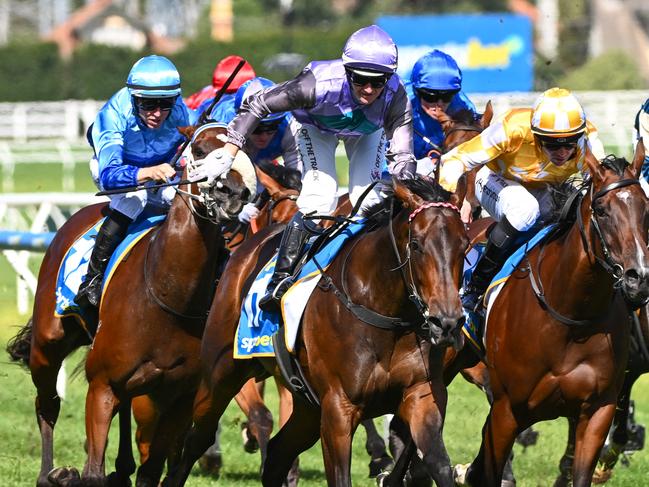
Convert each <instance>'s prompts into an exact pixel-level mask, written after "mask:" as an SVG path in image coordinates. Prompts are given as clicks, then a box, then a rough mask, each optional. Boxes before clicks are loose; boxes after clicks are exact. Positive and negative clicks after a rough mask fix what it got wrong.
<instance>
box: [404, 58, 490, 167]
mask: <svg viewBox="0 0 649 487" xmlns="http://www.w3.org/2000/svg"><path fill="white" fill-rule="evenodd" d="M410 85H411V87H412V92H413V93H412V96H411V98H410V102H411V103H412V125H413V129H414V135H413V143H414V152H415V157H416V158H417V172H418V173H420V174H423V175H426V176H427V175H429V174H430V173H431V172H433V171H434V170H435V166H436V164H437V161H438V160H439V157H440V155H441V153H440V149H441V147H442V146H443V145H444V131H443V130H442V126H441V124H440V123H439V122H438V121H437V115H438V114H439V113H447V114H449V115H451V116H452V115H453V114H454V113H457V112H459V111H461V110H468V111H470V112H472V113H473V116H474V119H475V120H478V119H479V118H480V115H479V114H478V113H477V112H476V109H475V105H474V104H473V102H471V100H469V98H468V97H467V96H466V95H465V94H464V92H462V91H461V89H462V71H461V70H460V68H459V67H458V65H457V63H456V62H455V59H453V58H452V57H451V56H449V55H448V54H446V53H445V52H442V51H439V50H437V49H434V50H432V51H430V52H429V53H426V54H424V55H423V56H422V57H420V58H419V59H418V60H417V62H416V63H415V65H414V66H413V68H412V73H411V75H410ZM422 135H423V136H425V137H427V138H428V139H429V140H430V142H432V144H434V145H432V144H431V143H430V142H427V141H425V140H424V139H423V138H422Z"/></svg>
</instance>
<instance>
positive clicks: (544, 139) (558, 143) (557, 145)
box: [537, 134, 583, 151]
mask: <svg viewBox="0 0 649 487" xmlns="http://www.w3.org/2000/svg"><path fill="white" fill-rule="evenodd" d="M582 135H583V134H575V135H570V136H567V137H548V136H543V135H537V137H538V138H539V142H540V143H541V145H542V146H543V147H544V148H545V149H547V150H549V151H555V150H559V149H576V148H577V145H578V144H579V139H581V137H582Z"/></svg>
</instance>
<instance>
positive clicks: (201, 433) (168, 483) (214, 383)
mask: <svg viewBox="0 0 649 487" xmlns="http://www.w3.org/2000/svg"><path fill="white" fill-rule="evenodd" d="M222 357H223V358H222V359H221V362H220V363H219V364H218V365H217V366H215V367H214V369H213V370H212V375H211V378H210V379H209V381H210V384H207V383H206V380H205V379H203V380H202V381H201V384H200V385H199V387H198V391H197V392H196V397H195V399H194V413H193V416H194V417H193V420H194V424H193V425H192V427H191V429H190V430H189V432H188V433H187V435H186V437H185V442H184V446H183V450H182V455H181V456H180V460H179V461H178V463H177V464H175V465H174V466H173V468H170V469H169V473H168V476H167V478H166V479H165V480H164V482H163V483H162V485H163V486H164V487H176V486H181V485H184V484H185V481H186V480H187V477H189V473H190V472H191V469H192V466H193V465H194V463H195V462H196V461H197V460H198V459H199V458H200V457H201V455H202V454H203V453H204V452H205V450H207V449H208V448H209V447H210V445H211V444H212V443H213V442H214V435H215V434H216V429H217V426H218V423H219V420H220V419H221V416H222V415H223V412H224V411H225V408H226V407H227V406H228V404H229V403H230V400H231V399H232V398H233V397H234V396H235V395H236V394H237V393H238V392H239V390H241V388H242V387H243V384H244V383H245V382H246V380H247V378H248V375H247V374H248V373H249V372H250V371H251V370H250V366H246V364H241V363H239V364H236V366H235V364H234V359H233V358H232V357H229V358H227V359H226V358H225V357H226V355H222Z"/></svg>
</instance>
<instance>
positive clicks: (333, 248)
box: [233, 220, 365, 359]
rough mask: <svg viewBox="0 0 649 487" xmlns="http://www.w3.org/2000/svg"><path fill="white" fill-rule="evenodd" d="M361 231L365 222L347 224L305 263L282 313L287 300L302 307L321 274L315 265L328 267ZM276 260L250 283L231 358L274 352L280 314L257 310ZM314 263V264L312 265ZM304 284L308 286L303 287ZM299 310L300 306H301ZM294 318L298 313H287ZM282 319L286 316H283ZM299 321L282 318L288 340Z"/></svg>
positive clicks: (268, 264) (285, 297) (287, 297)
mask: <svg viewBox="0 0 649 487" xmlns="http://www.w3.org/2000/svg"><path fill="white" fill-rule="evenodd" d="M363 228H365V220H359V221H358V222H354V223H351V224H349V225H348V226H347V227H346V228H344V229H343V230H342V231H340V232H338V233H337V234H336V235H335V236H334V237H333V238H332V239H331V240H330V241H329V242H327V243H326V244H325V246H324V247H323V248H322V249H320V250H319V251H318V252H317V253H316V255H315V256H314V257H313V258H311V259H310V260H309V261H307V262H306V263H305V264H304V266H303V267H302V269H301V270H300V273H299V274H298V277H297V279H296V280H295V282H294V284H293V285H292V287H291V288H290V289H289V291H287V292H286V294H285V295H284V297H283V298H282V308H283V309H284V310H285V309H286V306H287V299H296V300H298V301H299V302H300V303H303V304H304V306H306V302H307V301H308V296H309V295H310V293H311V291H313V289H314V288H315V285H316V284H317V280H314V279H312V278H313V277H318V278H319V276H320V275H321V273H320V270H319V269H318V265H319V266H320V267H321V268H322V269H323V270H324V269H326V268H327V266H329V264H331V262H332V261H333V259H334V257H336V255H337V254H338V252H339V251H340V249H341V248H342V246H343V245H344V244H345V242H347V241H348V240H349V239H350V238H352V237H353V236H354V235H357V234H358V233H359V232H361V230H363ZM276 261H277V254H275V255H274V256H273V257H272V258H271V260H270V261H269V262H268V263H267V264H266V265H265V266H264V267H263V268H262V269H261V271H259V273H258V274H257V277H256V278H255V281H254V282H253V283H252V286H251V287H250V290H249V291H248V294H247V295H246V297H245V299H244V301H243V306H242V308H241V316H240V318H239V326H238V328H237V332H236V336H235V347H234V351H233V353H234V358H239V359H249V358H253V357H274V356H275V351H274V348H273V343H272V340H271V337H272V335H273V334H275V333H276V332H277V330H278V329H279V327H280V323H281V320H282V316H280V313H270V312H267V311H263V310H261V309H259V306H258V303H259V300H260V299H261V298H262V297H263V296H264V295H265V294H266V288H267V286H268V282H269V281H270V278H271V276H272V275H273V270H274V269H275V263H276ZM316 262H317V264H316ZM307 281H308V282H309V284H308V285H307ZM302 310H303V307H302ZM291 315H295V316H297V315H298V313H295V314H293V313H291ZM284 317H285V318H287V317H288V314H287V313H285V316H284ZM298 325H299V318H297V317H296V318H295V319H285V320H284V329H285V332H286V333H287V334H290V336H291V337H292V339H294V338H295V335H296V334H297V327H298ZM287 345H288V349H289V350H292V349H293V346H292V345H293V344H292V343H287Z"/></svg>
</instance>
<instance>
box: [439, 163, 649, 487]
mask: <svg viewBox="0 0 649 487" xmlns="http://www.w3.org/2000/svg"><path fill="white" fill-rule="evenodd" d="M643 155H644V151H637V152H636V156H635V158H634V161H633V165H632V167H629V166H627V163H626V161H625V160H624V159H619V158H614V157H612V156H609V157H608V158H606V159H604V160H603V161H601V163H600V162H598V161H597V160H595V158H594V157H593V155H592V154H590V153H588V154H587V156H586V165H587V168H588V173H589V174H590V179H589V180H588V182H587V183H586V184H585V187H584V190H585V194H584V193H579V195H580V197H579V198H577V199H576V200H574V201H575V208H576V209H575V214H576V216H575V219H576V222H575V223H572V224H565V225H563V226H562V227H560V228H561V231H559V232H557V233H556V234H554V236H553V237H552V238H551V239H549V240H548V241H546V242H545V243H543V244H542V245H541V246H537V247H535V248H534V249H532V250H530V251H529V252H528V253H527V256H526V259H525V260H524V261H523V262H522V263H521V264H520V265H519V267H518V268H517V270H516V271H515V273H514V275H513V276H512V277H511V278H510V279H509V280H508V281H507V282H506V284H505V286H504V287H503V289H502V290H501V291H500V293H499V294H498V296H497V298H496V299H495V301H494V303H493V304H492V305H491V307H490V309H489V311H488V317H487V320H488V322H487V331H486V349H487V353H486V357H485V361H486V364H487V367H488V370H489V377H490V385H491V388H492V392H493V404H492V406H491V409H490V413H489V415H488V417H487V420H486V422H485V425H484V428H483V433H482V445H481V448H480V451H479V453H478V455H477V457H476V458H475V460H474V461H473V463H472V464H471V466H470V467H469V469H468V472H466V482H467V484H469V485H473V486H494V485H500V482H501V479H502V474H503V468H504V466H505V463H506V461H507V458H508V455H509V453H510V451H511V448H512V445H513V442H514V439H515V438H516V435H517V434H518V433H520V432H522V431H523V430H524V429H526V428H527V427H529V426H531V425H532V424H534V423H536V422H538V421H543V420H548V419H554V418H556V417H559V416H564V417H567V418H568V421H569V425H570V439H571V443H572V444H573V445H574V451H573V453H574V458H573V462H572V485H574V486H578V487H583V486H588V485H591V477H592V474H593V471H594V469H595V466H596V463H597V459H598V455H599V452H600V450H601V448H602V445H603V444H604V439H605V437H606V434H607V432H608V430H609V427H610V425H611V421H612V419H613V416H614V413H615V405H616V401H617V396H618V392H619V391H620V388H621V386H622V382H623V378H624V370H625V365H626V362H627V355H628V350H629V325H628V312H629V308H630V307H631V308H633V307H639V306H641V305H643V304H644V303H645V302H646V300H647V298H648V297H649V252H648V251H647V230H648V227H649V212H648V208H647V205H648V203H649V201H648V200H647V197H646V196H645V195H644V193H643V192H642V189H641V188H640V186H639V184H638V180H637V176H638V173H639V169H640V166H641V164H642V159H643ZM448 366H449V367H453V364H452V363H451V364H449V365H448ZM457 368H458V367H455V369H453V370H457ZM462 474H464V472H462Z"/></svg>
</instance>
